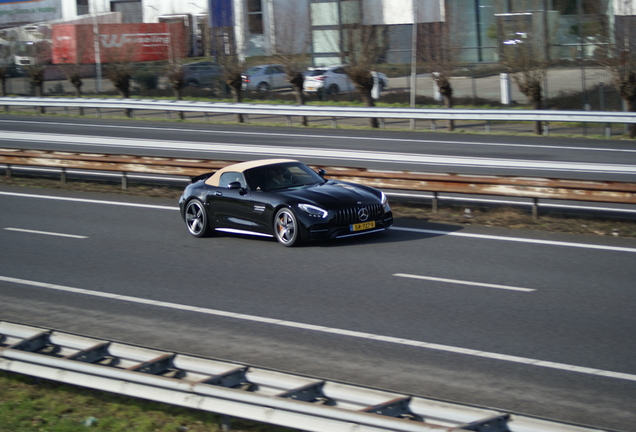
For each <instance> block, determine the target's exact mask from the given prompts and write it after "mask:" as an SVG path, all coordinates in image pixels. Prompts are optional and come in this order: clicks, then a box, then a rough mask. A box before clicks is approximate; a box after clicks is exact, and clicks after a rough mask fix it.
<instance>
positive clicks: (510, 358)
mask: <svg viewBox="0 0 636 432" xmlns="http://www.w3.org/2000/svg"><path fill="white" fill-rule="evenodd" d="M0 281H1V282H7V283H13V284H20V285H28V286H32V287H37V288H46V289H52V290H56V291H63V292H70V293H75V294H83V295H88V296H94V297H103V298H108V299H112V300H119V301H125V302H131V303H137V304H145V305H149V306H157V307H164V308H170V309H177V310H183V311H189V312H195V313H202V314H206V315H214V316H220V317H227V318H233V319H239V320H243V321H251V322H257V323H263V324H272V325H278V326H283V327H290V328H297V329H302V330H309V331H315V332H319V333H327V334H334V335H339V336H348V337H353V338H358V339H366V340H371V341H378V342H388V343H393V344H398V345H404V346H410V347H416V348H426V349H431V350H436V351H444V352H449V353H455V354H464V355H469V356H474V357H481V358H488V359H492V360H501V361H508V362H512V363H519V364H525V365H530V366H540V367H545V368H550V369H558V370H563V371H569V372H578V373H582V374H586V375H594V376H602V377H606V378H615V379H622V380H627V381H636V375H634V374H628V373H621V372H613V371H606V370H602V369H594V368H588V367H582V366H574V365H569V364H563V363H555V362H550V361H544V360H537V359H531V358H526V357H517V356H511V355H506V354H498V353H491V352H487V351H480V350H474V349H468V348H460V347H454V346H450V345H440V344H435V343H429V342H422V341H416V340H409V339H402V338H396V337H391V336H382V335H376V334H372V333H364V332H358V331H352V330H344V329H338V328H332V327H325V326H319V325H313V324H305V323H298V322H293V321H285V320H279V319H275V318H266V317H259V316H254V315H245V314H240V313H235V312H228V311H221V310H216V309H207V308H201V307H196V306H188V305H182V304H177V303H168V302H162V301H156V300H149V299H144V298H139V297H130V296H125V295H118V294H110V293H104V292H99V291H90V290H86V289H81V288H73V287H67V286H63V285H55V284H49V283H44V282H37V281H31V280H25V279H17V278H12V277H6V276H0Z"/></svg>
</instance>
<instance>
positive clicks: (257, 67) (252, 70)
mask: <svg viewBox="0 0 636 432" xmlns="http://www.w3.org/2000/svg"><path fill="white" fill-rule="evenodd" d="M261 69H262V67H261V66H254V67H252V68H249V69H248V70H246V71H245V72H243V73H244V74H245V75H252V74H255V73H256V72H258V71H259V70H261Z"/></svg>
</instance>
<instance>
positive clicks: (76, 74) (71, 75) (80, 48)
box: [59, 26, 94, 115]
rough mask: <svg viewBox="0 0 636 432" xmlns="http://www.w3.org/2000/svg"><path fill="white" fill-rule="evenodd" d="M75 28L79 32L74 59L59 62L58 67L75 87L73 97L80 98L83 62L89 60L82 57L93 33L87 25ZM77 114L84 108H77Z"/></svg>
mask: <svg viewBox="0 0 636 432" xmlns="http://www.w3.org/2000/svg"><path fill="white" fill-rule="evenodd" d="M77 30H78V32H80V33H79V34H78V37H77V38H76V40H77V49H76V50H75V53H74V57H75V58H74V61H72V62H68V63H66V62H64V63H60V64H59V67H60V68H61V69H62V72H63V73H64V76H65V77H66V79H67V80H68V81H69V82H70V83H71V84H72V85H73V88H74V89H75V97H78V98H80V97H82V85H83V84H84V83H83V81H82V71H83V68H84V64H85V63H88V62H89V61H90V60H87V59H85V58H84V57H85V56H86V54H87V53H88V52H89V51H90V49H91V48H92V47H93V45H94V35H93V32H92V29H90V30H88V28H87V27H81V26H78V27H77ZM60 60H61V61H66V60H67V59H65V58H62V59H60ZM79 114H80V115H84V108H82V107H80V108H79Z"/></svg>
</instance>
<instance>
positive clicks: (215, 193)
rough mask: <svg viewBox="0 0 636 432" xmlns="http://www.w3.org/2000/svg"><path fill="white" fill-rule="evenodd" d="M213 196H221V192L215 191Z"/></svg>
mask: <svg viewBox="0 0 636 432" xmlns="http://www.w3.org/2000/svg"><path fill="white" fill-rule="evenodd" d="M214 196H223V192H220V191H216V192H214Z"/></svg>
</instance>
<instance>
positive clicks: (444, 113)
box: [0, 97, 636, 128]
mask: <svg viewBox="0 0 636 432" xmlns="http://www.w3.org/2000/svg"><path fill="white" fill-rule="evenodd" d="M3 105H4V106H5V107H9V106H22V107H24V106H28V107H34V108H35V107H62V108H95V109H98V110H102V109H122V110H131V111H132V112H134V111H135V110H151V111H165V112H196V113H204V114H205V113H215V114H245V115H270V116H272V115H273V116H283V117H287V118H288V123H290V118H291V117H294V116H305V117H331V118H332V119H333V122H332V123H333V126H334V127H335V125H336V119H337V118H378V119H382V120H384V119H403V120H410V119H414V120H477V121H486V122H491V121H543V122H577V123H606V124H610V123H619V124H632V123H636V115H635V114H634V113H630V112H607V111H554V110H545V111H544V110H481V109H457V108H453V109H445V108H441V109H421V108H378V107H325V106H311V105H269V104H245V103H240V104H239V103H213V102H200V101H177V100H171V101H170V100H147V99H95V98H54V97H46V98H42V97H40V98H38V97H2V98H0V106H3ZM487 128H488V126H487Z"/></svg>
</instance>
